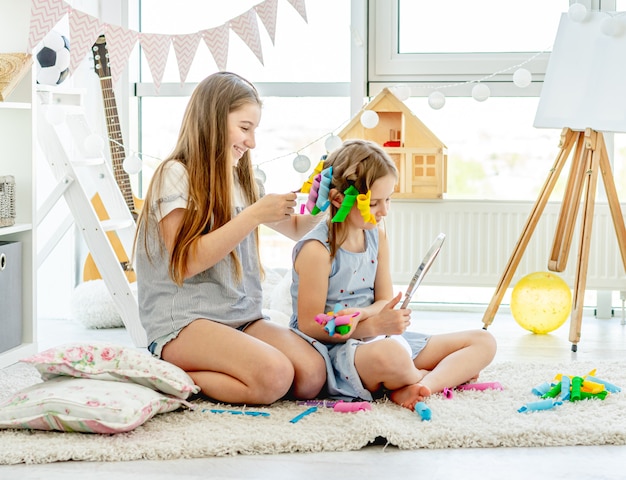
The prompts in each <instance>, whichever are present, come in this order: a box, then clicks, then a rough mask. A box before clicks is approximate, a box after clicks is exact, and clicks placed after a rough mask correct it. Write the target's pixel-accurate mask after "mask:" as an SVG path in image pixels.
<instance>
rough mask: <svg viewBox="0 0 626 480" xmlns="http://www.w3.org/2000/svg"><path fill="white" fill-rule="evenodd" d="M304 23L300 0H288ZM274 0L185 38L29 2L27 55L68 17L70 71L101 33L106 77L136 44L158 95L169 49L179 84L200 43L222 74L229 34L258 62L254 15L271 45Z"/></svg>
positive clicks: (52, 1) (46, 0)
mask: <svg viewBox="0 0 626 480" xmlns="http://www.w3.org/2000/svg"><path fill="white" fill-rule="evenodd" d="M287 1H288V3H289V4H290V5H291V6H292V7H293V8H294V9H295V10H296V11H297V12H298V13H299V14H300V16H301V17H302V18H303V20H304V21H305V22H307V15H306V5H305V0H287ZM277 10H278V0H263V1H261V2H260V3H258V4H257V5H255V6H254V7H252V8H250V9H249V10H248V11H246V12H244V13H242V14H241V15H238V16H237V17H235V18H232V19H230V20H228V21H226V22H225V23H224V24H222V25H219V26H217V27H213V28H208V29H203V30H200V31H198V32H194V33H189V34H187V33H186V34H174V35H170V34H160V33H145V32H136V31H133V30H130V29H127V28H124V27H121V26H118V25H110V24H108V23H104V22H102V21H100V19H98V18H96V17H93V16H91V15H88V14H86V13H84V12H82V11H80V10H76V9H74V8H72V6H71V5H69V4H68V3H66V2H65V1H64V0H31V18H30V29H29V36H28V48H27V53H31V52H32V51H33V49H34V48H35V47H36V46H37V44H38V43H39V42H40V41H41V40H42V39H43V38H44V37H45V36H46V34H47V33H48V32H49V31H50V30H52V28H53V27H54V26H55V25H56V24H57V23H58V22H59V21H60V20H61V19H62V18H63V17H64V16H65V15H69V27H70V32H69V36H70V45H71V48H70V72H72V73H73V72H74V71H75V70H76V69H77V68H78V66H79V65H80V63H81V62H82V61H83V60H84V59H85V56H86V55H87V53H88V52H90V51H91V47H92V46H93V44H94V43H95V41H96V39H97V38H98V37H99V36H100V35H101V34H102V33H104V34H105V36H106V41H107V51H108V53H109V65H110V68H111V79H112V83H113V84H114V85H115V84H116V83H117V81H118V80H119V79H120V78H121V76H122V72H123V71H124V68H126V65H127V64H128V59H129V58H130V54H131V52H132V50H133V48H134V47H135V45H136V44H137V43H139V44H140V45H141V47H142V48H143V50H144V52H145V54H146V59H147V61H148V66H149V68H150V72H151V74H152V81H153V82H154V85H155V88H156V90H157V92H158V90H159V88H160V85H161V82H162V80H163V74H164V73H165V65H166V63H167V57H168V55H169V49H170V46H173V48H174V53H175V55H176V62H177V66H178V70H179V74H180V81H181V83H184V82H185V80H186V78H187V74H188V73H189V70H190V68H191V65H192V63H193V60H194V58H195V55H196V52H197V49H198V45H199V44H200V39H202V40H204V43H205V44H206V46H207V47H208V49H209V51H210V52H211V55H212V56H213V59H214V60H215V63H216V65H217V68H218V69H219V70H226V64H227V61H228V48H229V34H230V31H231V30H232V31H233V32H235V33H236V34H237V35H238V36H239V37H240V38H241V39H242V40H243V42H244V43H245V44H246V45H247V46H248V47H249V48H250V50H251V51H252V53H254V55H255V56H256V57H257V59H258V60H259V62H261V64H263V50H262V45H261V36H260V32H259V24H258V20H257V17H258V18H259V19H260V20H261V23H262V24H263V26H264V27H265V30H266V31H267V34H268V35H269V38H270V40H271V41H272V45H274V44H275V40H276V19H277Z"/></svg>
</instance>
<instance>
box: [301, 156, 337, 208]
mask: <svg viewBox="0 0 626 480" xmlns="http://www.w3.org/2000/svg"><path fill="white" fill-rule="evenodd" d="M332 178H333V167H328V168H326V169H324V170H322V172H321V173H320V174H318V175H317V176H316V177H315V179H314V180H313V183H312V185H311V191H310V192H309V199H308V200H307V203H306V205H307V208H308V210H309V212H311V215H317V214H318V213H320V212H323V211H324V210H326V209H327V208H328V206H329V205H330V200H328V194H329V193H330V183H331V180H332ZM313 204H314V205H313Z"/></svg>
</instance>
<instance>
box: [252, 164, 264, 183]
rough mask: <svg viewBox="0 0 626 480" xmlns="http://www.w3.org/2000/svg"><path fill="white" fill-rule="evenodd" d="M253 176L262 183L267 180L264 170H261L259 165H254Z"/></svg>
mask: <svg viewBox="0 0 626 480" xmlns="http://www.w3.org/2000/svg"><path fill="white" fill-rule="evenodd" d="M254 178H256V179H257V180H258V181H259V182H261V184H264V183H265V180H267V176H266V175H265V172H264V171H263V170H261V169H260V168H259V167H254Z"/></svg>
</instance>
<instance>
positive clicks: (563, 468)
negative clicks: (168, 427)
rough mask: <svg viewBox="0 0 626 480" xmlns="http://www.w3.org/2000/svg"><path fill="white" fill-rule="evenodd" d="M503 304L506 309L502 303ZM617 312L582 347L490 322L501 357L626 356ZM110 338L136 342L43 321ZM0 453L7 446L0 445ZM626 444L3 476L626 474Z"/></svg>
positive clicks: (372, 450)
mask: <svg viewBox="0 0 626 480" xmlns="http://www.w3.org/2000/svg"><path fill="white" fill-rule="evenodd" d="M501 310H502V309H501ZM620 316H621V311H616V317H615V318H612V319H606V320H599V319H596V318H594V317H593V316H591V315H590V314H586V315H585V318H584V320H583V330H582V339H581V341H580V343H579V348H578V352H577V353H572V352H571V349H570V346H571V344H570V343H569V341H568V333H569V323H567V324H565V325H564V326H563V327H561V328H560V329H558V330H557V331H555V332H553V333H552V334H549V335H533V334H530V333H529V332H526V331H525V330H523V329H522V328H521V327H519V326H518V325H517V323H515V321H514V320H513V318H512V317H511V316H510V315H508V314H507V313H506V312H505V313H501V314H500V313H499V314H498V316H497V317H496V319H495V321H494V323H493V325H491V326H490V327H489V331H491V332H492V333H493V334H494V336H495V337H496V339H497V341H498V353H497V356H496V359H495V361H496V362H498V361H507V360H519V361H528V360H537V361H550V360H552V361H555V362H557V361H558V362H566V361H569V360H573V359H580V360H583V359H584V360H593V359H606V360H608V359H613V360H618V359H626V326H623V325H621V322H620V318H619V317H620ZM414 317H415V321H414V325H413V328H415V329H417V330H421V331H425V332H431V333H439V332H445V331H452V330H460V329H468V328H481V327H482V313H481V312H439V311H424V310H420V309H419V307H417V310H416V311H415V312H414ZM90 339H91V340H95V339H98V340H106V341H112V342H116V343H120V344H128V345H130V344H131V342H130V339H129V337H128V335H127V333H126V331H125V330H124V329H110V330H87V329H85V328H84V327H82V326H81V325H76V324H74V323H72V322H69V321H67V320H52V319H48V320H40V323H39V341H40V347H41V349H44V348H48V347H50V346H54V345H58V344H60V343H64V342H67V341H86V340H90ZM0 455H1V452H0ZM622 455H626V446H624V447H622V446H617V447H614V446H600V447H559V448H555V447H551V448H491V449H447V450H415V451H400V450H398V449H396V448H393V447H386V448H384V447H382V446H379V445H374V446H370V447H366V448H364V449H362V450H359V451H355V452H347V453H346V452H334V453H333V452H329V453H312V454H281V455H267V456H237V457H226V458H206V459H195V460H173V461H134V462H109V463H87V462H62V463H55V464H48V465H14V466H0V478H1V479H7V480H8V479H11V480H13V479H19V480H28V479H46V480H57V479H67V478H79V477H82V478H89V479H93V480H98V479H107V480H108V479H110V478H115V479H116V480H127V479H129V480H130V479H132V480H136V479H143V478H146V479H151V480H159V479H172V478H180V479H196V478H198V479H200V478H202V479H204V478H211V479H244V478H245V479H246V480H250V479H261V478H262V479H265V478H267V479H272V480H281V479H289V480H292V479H296V478H297V479H309V478H311V479H313V478H315V479H319V478H329V479H330V478H341V479H344V480H349V479H357V478H358V479H364V478H375V477H384V478H394V477H395V478H407V477H408V478H417V477H418V476H419V477H428V478H432V479H440V478H441V479H442V478H456V477H457V476H458V478H464V479H474V478H480V479H495V478H498V479H531V478H550V479H562V478H563V479H564V478H568V479H570V478H590V479H594V480H596V479H624V478H626V468H624V460H623V458H624V457H622Z"/></svg>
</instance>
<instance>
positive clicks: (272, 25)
mask: <svg viewBox="0 0 626 480" xmlns="http://www.w3.org/2000/svg"><path fill="white" fill-rule="evenodd" d="M277 9H278V0H266V1H265V2H263V3H259V4H258V5H257V6H256V7H254V10H255V11H256V14H257V15H258V16H259V18H260V19H261V22H263V25H264V26H265V30H267V34H268V35H269V36H270V39H271V40H272V45H276V42H275V39H276V11H277Z"/></svg>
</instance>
